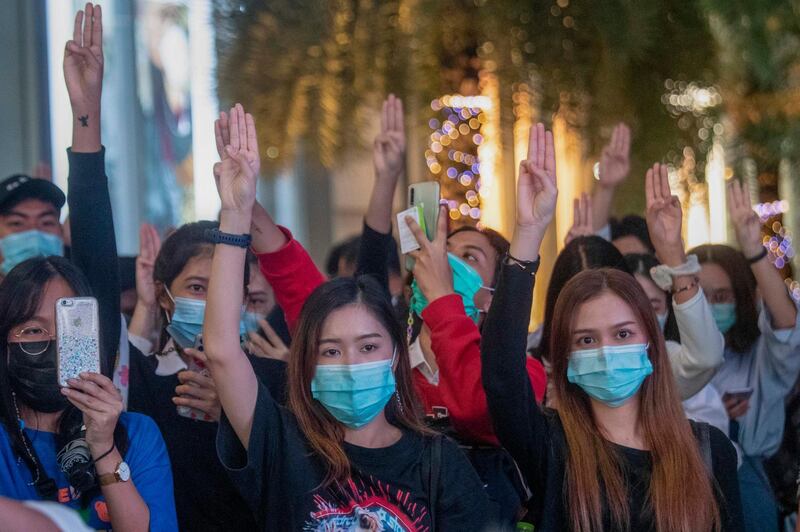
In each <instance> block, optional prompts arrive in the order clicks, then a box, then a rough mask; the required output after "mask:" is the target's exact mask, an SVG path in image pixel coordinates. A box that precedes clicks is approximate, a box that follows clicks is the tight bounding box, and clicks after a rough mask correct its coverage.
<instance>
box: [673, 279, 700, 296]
mask: <svg viewBox="0 0 800 532" xmlns="http://www.w3.org/2000/svg"><path fill="white" fill-rule="evenodd" d="M699 282H700V278H699V277H694V278H693V279H692V282H691V283H689V284H687V285H686V286H682V287H680V288H678V289H677V290H675V289H674V288H673V289H672V295H673V296H676V295H678V294H680V293H681V292H687V291H689V290H691V289H692V288H694V287H695V286H697V284H698V283H699Z"/></svg>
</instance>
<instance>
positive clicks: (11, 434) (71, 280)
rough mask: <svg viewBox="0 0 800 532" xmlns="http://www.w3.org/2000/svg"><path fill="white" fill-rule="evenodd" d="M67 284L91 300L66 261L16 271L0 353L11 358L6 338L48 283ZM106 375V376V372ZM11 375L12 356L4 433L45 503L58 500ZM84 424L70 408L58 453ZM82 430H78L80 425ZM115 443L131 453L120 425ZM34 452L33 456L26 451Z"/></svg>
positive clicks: (2, 300) (3, 380) (4, 378)
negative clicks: (22, 417) (27, 430)
mask: <svg viewBox="0 0 800 532" xmlns="http://www.w3.org/2000/svg"><path fill="white" fill-rule="evenodd" d="M57 278H61V279H63V280H64V281H65V282H66V283H67V284H68V285H69V287H70V288H71V289H72V291H73V292H75V296H77V297H85V296H91V295H92V290H91V286H90V285H89V281H88V280H87V279H86V277H85V276H84V275H83V273H81V271H80V270H79V269H78V268H77V267H76V266H75V265H74V264H72V263H71V262H70V261H69V260H67V259H65V258H63V257H36V258H33V259H29V260H26V261H24V262H22V263H20V264H18V265H17V266H15V267H14V268H13V269H12V270H11V271H10V272H8V275H7V276H6V278H5V279H4V280H3V282H2V283H0V347H2V353H8V335H9V333H10V332H11V330H12V329H13V328H14V327H17V326H19V325H20V324H22V323H25V322H26V321H28V320H29V319H31V318H32V317H33V316H34V315H35V314H36V311H37V310H38V309H39V305H40V304H41V301H42V296H43V294H44V291H45V289H46V287H47V284H48V283H49V282H50V281H52V280H53V279H57ZM106 373H108V372H106ZM11 392H12V390H11V384H10V379H9V374H8V356H7V355H6V356H0V422H1V423H2V424H3V426H4V427H5V429H6V433H7V434H8V438H9V440H10V441H11V447H12V449H13V450H14V452H15V453H16V454H17V456H18V457H19V458H20V459H22V461H23V462H24V463H25V465H26V466H27V467H28V469H29V470H30V471H31V476H32V477H33V478H34V479H36V478H38V479H39V482H37V484H36V489H37V492H39V494H40V496H42V498H45V499H53V498H55V496H56V493H55V483H54V482H53V481H52V479H50V478H49V477H48V476H47V472H46V471H45V470H44V467H43V466H42V464H41V461H40V460H39V459H38V457H36V451H35V450H34V448H33V445H32V444H31V442H30V441H29V440H28V438H27V436H26V435H25V434H24V433H23V431H22V430H21V427H20V425H19V421H18V420H17V411H16V408H15V404H14V398H13V396H12V393H11ZM76 420H77V423H82V416H81V415H80V411H78V409H77V408H76V407H74V406H72V405H71V404H70V405H69V406H67V407H66V408H65V410H64V412H63V413H62V415H61V417H60V419H59V426H58V433H57V434H56V442H57V446H58V447H59V448H60V447H61V446H62V443H64V444H65V443H67V442H66V441H63V439H64V438H65V437H67V436H68V435H70V434H74V433H75V432H76V427H75V426H74V424H75V423H76ZM78 427H80V425H78ZM114 443H115V444H116V446H117V449H118V450H119V452H120V454H121V455H122V456H125V453H126V451H127V449H128V437H127V432H126V431H125V427H123V426H122V424H121V423H119V422H117V426H116V428H115V430H114ZM28 449H30V453H29V452H28ZM98 490H99V487H98V486H96V485H95V487H94V488H93V489H91V490H89V491H88V492H86V493H84V494H83V495H82V497H81V503H82V504H83V505H84V507H85V505H86V504H88V503H89V501H90V500H91V497H93V496H94V495H96V494H97V492H98Z"/></svg>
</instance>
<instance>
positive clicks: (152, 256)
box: [136, 223, 161, 309]
mask: <svg viewBox="0 0 800 532" xmlns="http://www.w3.org/2000/svg"><path fill="white" fill-rule="evenodd" d="M160 249H161V238H160V237H159V236H158V231H157V230H156V228H155V227H153V226H152V225H150V224H147V223H143V224H142V225H141V226H140V227H139V256H138V257H136V298H137V302H138V303H141V304H142V305H144V306H145V307H146V308H147V309H153V308H155V307H156V286H155V281H153V270H154V268H155V265H156V257H158V251H159V250H160Z"/></svg>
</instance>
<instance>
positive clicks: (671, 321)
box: [625, 253, 681, 343]
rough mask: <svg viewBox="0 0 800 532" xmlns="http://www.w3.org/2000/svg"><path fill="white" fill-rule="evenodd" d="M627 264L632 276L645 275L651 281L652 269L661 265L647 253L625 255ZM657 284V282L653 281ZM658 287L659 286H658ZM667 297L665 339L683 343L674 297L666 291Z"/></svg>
mask: <svg viewBox="0 0 800 532" xmlns="http://www.w3.org/2000/svg"><path fill="white" fill-rule="evenodd" d="M625 264H627V266H628V270H629V271H630V272H631V275H636V274H637V273H638V274H639V275H643V276H644V277H646V278H647V279H650V281H653V277H652V276H651V275H650V269H651V268H654V267H656V266H658V265H659V264H661V263H660V262H658V259H657V258H655V257H654V256H653V255H650V254H646V253H628V254H627V255H625ZM653 284H655V281H653ZM656 286H658V285H656ZM664 294H666V296H667V323H666V324H665V325H664V338H665V339H667V340H670V341H673V342H678V343H680V342H681V333H680V331H679V330H678V321H677V320H676V319H675V310H674V309H673V308H672V295H671V294H670V293H669V292H667V291H664Z"/></svg>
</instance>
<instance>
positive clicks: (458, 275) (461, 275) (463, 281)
mask: <svg viewBox="0 0 800 532" xmlns="http://www.w3.org/2000/svg"><path fill="white" fill-rule="evenodd" d="M447 260H448V261H449V262H450V269H452V270H453V290H455V292H456V294H458V295H459V296H461V301H462V302H463V303H464V310H465V311H466V313H467V316H469V317H470V318H472V321H474V322H475V323H478V317H479V316H480V311H479V310H478V308H477V307H476V306H475V294H476V293H477V292H478V290H480V289H481V288H486V289H487V290H492V289H491V288H488V287H485V286H483V279H481V275H480V274H479V273H478V272H477V271H475V268H473V267H472V266H470V265H469V264H467V263H466V262H464V261H463V260H461V259H459V258H458V257H456V256H455V255H453V254H452V253H448V254H447ZM411 292H412V294H411V310H412V311H413V312H414V314H416V315H417V316H422V311H423V310H425V307H427V306H428V300H427V299H426V298H425V296H424V295H423V294H422V291H421V290H420V289H419V286H418V285H417V281H416V280H414V282H412V283H411Z"/></svg>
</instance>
